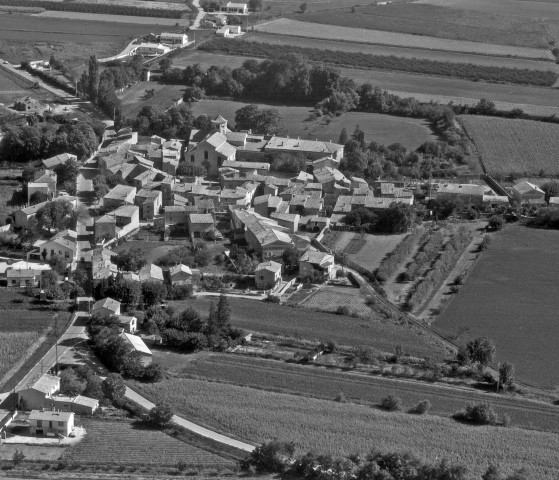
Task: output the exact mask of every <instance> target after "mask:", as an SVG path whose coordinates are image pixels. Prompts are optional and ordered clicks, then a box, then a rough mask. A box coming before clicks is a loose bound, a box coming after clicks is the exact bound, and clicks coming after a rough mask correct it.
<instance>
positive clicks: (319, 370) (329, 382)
mask: <svg viewBox="0 0 559 480" xmlns="http://www.w3.org/2000/svg"><path fill="white" fill-rule="evenodd" d="M153 354H154V361H156V362H157V363H159V364H161V366H162V367H163V368H165V369H166V370H167V371H168V372H169V373H170V374H171V375H173V376H182V377H185V378H193V377H199V378H205V379H209V380H214V381H219V382H224V383H229V384H234V385H239V386H249V387H254V388H258V389H262V390H269V391H275V392H282V393H293V394H297V395H304V396H309V397H314V398H324V399H326V400H333V399H334V398H335V397H336V395H338V394H339V393H340V392H343V394H344V396H345V397H346V398H347V399H348V400H350V401H354V402H357V403H363V404H371V405H375V406H376V405H378V404H379V403H380V401H381V400H382V399H383V398H384V397H385V396H386V395H387V394H388V393H392V394H394V395H397V396H399V397H401V398H402V400H403V402H404V403H405V404H406V405H408V406H413V405H416V404H417V403H418V402H420V401H421V400H425V399H429V401H430V402H431V405H432V410H431V411H432V412H433V413H434V414H436V415H441V416H446V417H448V416H449V415H452V414H453V413H455V412H457V411H458V410H460V409H461V408H463V406H464V405H465V404H466V403H468V402H476V401H480V400H481V399H482V398H484V397H485V399H488V395H487V393H486V392H482V391H475V390H470V389H463V388H459V389H450V388H448V386H441V385H438V384H436V383H428V382H425V381H419V382H417V381H413V380H412V381H408V380H404V381H400V380H394V379H391V378H385V377H381V376H377V375H375V376H371V375H366V374H356V373H353V372H349V371H345V372H342V371H340V370H337V369H325V368H324V367H323V366H319V365H296V364H292V363H283V362H279V361H277V360H266V359H263V358H256V357H248V356H242V355H231V354H216V353H205V354H198V355H184V354H180V353H174V352H169V351H162V350H154V352H153ZM327 357H328V355H326V356H325V357H322V358H323V360H322V361H324V362H326V363H327V362H328V360H327ZM490 401H491V402H492V403H493V404H494V405H495V408H496V409H497V410H499V411H500V412H501V413H507V414H509V415H510V417H511V418H512V423H513V424H514V425H516V426H523V427H528V428H535V429H539V430H546V431H548V430H551V431H555V432H557V431H559V425H557V422H556V419H557V417H558V416H559V411H557V410H556V409H555V408H554V407H553V406H551V405H549V406H543V408H542V406H541V405H540V404H538V408H535V406H536V404H534V403H531V402H529V401H525V400H522V399H519V398H510V397H507V396H504V395H491V396H490ZM496 402H498V403H496Z"/></svg>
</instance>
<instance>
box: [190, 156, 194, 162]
mask: <svg viewBox="0 0 559 480" xmlns="http://www.w3.org/2000/svg"><path fill="white" fill-rule="evenodd" d="M190 161H191V162H192V163H194V155H190Z"/></svg>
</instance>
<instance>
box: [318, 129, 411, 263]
mask: <svg viewBox="0 0 559 480" xmlns="http://www.w3.org/2000/svg"><path fill="white" fill-rule="evenodd" d="M375 141H378V140H376V139H375ZM405 236H406V235H368V234H361V233H355V232H336V231H332V232H330V233H329V234H327V236H326V238H325V239H324V242H323V243H325V244H326V245H328V246H329V247H330V248H331V249H332V250H334V251H335V252H338V253H346V254H347V256H348V258H349V260H351V261H353V262H355V263H357V264H359V265H361V266H362V267H364V268H366V269H367V270H369V271H371V272H373V271H375V270H376V269H377V268H378V267H379V265H380V262H381V261H382V259H383V258H384V257H385V256H386V254H387V253H389V252H391V251H392V250H394V248H396V245H398V244H399V243H400V242H401V241H402V239H403V238H404V237H405ZM360 240H361V241H360ZM356 242H359V244H358V248H355V247H354V245H355V243H356Z"/></svg>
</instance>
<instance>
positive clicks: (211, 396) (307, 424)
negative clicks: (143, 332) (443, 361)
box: [136, 378, 559, 480]
mask: <svg viewBox="0 0 559 480" xmlns="http://www.w3.org/2000/svg"><path fill="white" fill-rule="evenodd" d="M136 386H137V388H138V389H139V390H141V391H145V392H146V393H147V394H148V395H149V396H150V397H152V398H153V399H155V400H156V401H160V400H165V401H168V402H169V403H170V404H171V406H172V408H174V410H175V411H176V412H178V413H182V414H184V415H185V416H187V417H188V418H191V419H193V420H196V419H198V420H199V421H201V422H203V423H211V424H213V425H216V426H217V428H219V429H220V430H222V431H228V432H231V433H233V434H235V435H237V436H238V437H241V438H243V439H247V440H250V441H253V442H264V441H267V440H269V439H270V438H272V437H275V438H278V439H283V440H288V441H293V442H295V444H296V445H297V446H298V450H299V453H301V452H306V451H308V450H314V451H317V452H323V453H331V454H334V455H344V454H352V453H356V452H363V453H365V452H369V451H370V450H371V449H379V450H381V451H384V452H390V451H404V452H412V453H414V454H416V455H418V456H419V457H420V458H424V459H426V460H429V461H435V460H436V459H438V460H440V459H441V458H447V459H449V460H450V461H451V462H453V463H460V464H466V465H468V470H469V472H470V473H471V474H472V475H478V476H479V475H481V473H482V472H483V471H484V470H485V469H486V468H487V465H488V464H489V463H499V464H500V465H501V466H502V467H503V470H505V471H506V472H507V473H508V472H510V471H511V470H512V469H517V468H520V467H522V466H525V467H526V468H527V470H528V475H531V476H532V477H533V478H538V479H542V480H543V479H549V480H551V479H552V478H556V477H557V475H559V466H558V464H557V455H556V454H557V449H558V448H559V436H557V435H556V434H552V433H543V432H534V431H528V430H521V429H518V428H514V427H513V428H497V427H472V426H468V425H463V424H459V423H456V422H455V421H453V420H451V419H447V418H439V417H433V416H426V417H424V416H416V415H409V414H404V413H387V412H382V411H379V410H376V409H371V408H369V407H365V406H359V405H353V404H349V403H348V404H340V403H337V402H333V401H327V400H317V399H310V398H304V397H301V396H294V395H287V394H282V393H272V392H264V391H260V390H256V389H253V388H249V387H238V386H233V385H225V384H220V383H212V382H208V381H203V380H187V379H178V378H173V379H169V380H164V381H162V382H160V383H158V384H154V385H150V384H136ZM388 393H390V391H387V394H388ZM410 407H411V405H410ZM470 478H472V477H470Z"/></svg>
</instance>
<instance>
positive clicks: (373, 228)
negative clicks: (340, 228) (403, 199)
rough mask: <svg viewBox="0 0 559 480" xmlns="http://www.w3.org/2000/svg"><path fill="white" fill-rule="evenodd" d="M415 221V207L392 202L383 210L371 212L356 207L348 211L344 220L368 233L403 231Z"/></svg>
mask: <svg viewBox="0 0 559 480" xmlns="http://www.w3.org/2000/svg"><path fill="white" fill-rule="evenodd" d="M415 221H416V215H415V209H414V208H413V207H412V206H411V205H406V204H403V203H393V204H392V205H390V207H388V208H387V209H385V210H380V211H378V212H372V211H371V210H369V209H367V208H358V209H357V210H354V211H352V212H350V213H348V214H347V215H346V216H345V218H344V222H345V223H347V224H348V225H352V226H354V227H358V228H360V229H361V230H363V231H365V232H368V233H388V234H391V233H405V232H407V231H408V230H409V229H410V228H411V227H412V226H413V225H414V224H415Z"/></svg>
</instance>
